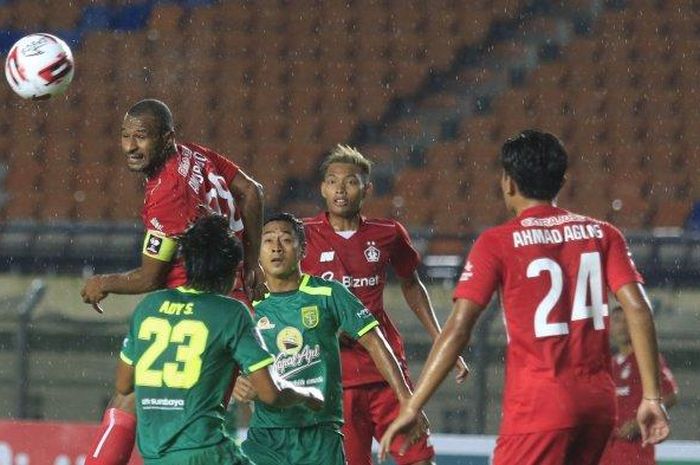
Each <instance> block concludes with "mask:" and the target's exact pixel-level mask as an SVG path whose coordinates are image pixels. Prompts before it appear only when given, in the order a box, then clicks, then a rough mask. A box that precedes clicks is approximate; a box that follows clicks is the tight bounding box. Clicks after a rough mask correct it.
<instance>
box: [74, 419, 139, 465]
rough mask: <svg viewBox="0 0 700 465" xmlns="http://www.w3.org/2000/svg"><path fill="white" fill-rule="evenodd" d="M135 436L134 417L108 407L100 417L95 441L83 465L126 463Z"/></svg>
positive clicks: (120, 464) (119, 464)
mask: <svg viewBox="0 0 700 465" xmlns="http://www.w3.org/2000/svg"><path fill="white" fill-rule="evenodd" d="M135 436H136V417H135V416H134V415H133V414H131V413H129V412H125V411H124V410H119V409H117V408H109V409H107V410H106V411H105V415H104V417H103V418H102V424H101V425H100V430H99V432H98V434H97V437H96V438H95V442H94V443H93V444H92V446H91V447H90V451H89V452H88V454H87V457H86V458H85V465H126V464H127V463H128V462H129V458H131V451H132V449H133V448H134V440H135Z"/></svg>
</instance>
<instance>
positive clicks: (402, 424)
mask: <svg viewBox="0 0 700 465" xmlns="http://www.w3.org/2000/svg"><path fill="white" fill-rule="evenodd" d="M482 310H483V307H482V306H480V305H478V304H476V303H474V302H472V301H470V300H466V299H457V300H456V301H455V303H454V305H453V307H452V314H451V315H450V318H449V319H448V320H447V323H445V327H444V328H443V330H442V332H441V333H440V335H439V336H438V337H437V339H436V340H435V343H434V344H433V348H432V349H431V350H430V355H428V360H427V361H426V362H425V366H424V367H423V372H422V373H421V375H420V379H419V380H418V385H417V387H416V390H415V392H414V393H413V396H412V397H411V399H410V400H409V401H408V402H407V403H406V404H404V405H402V406H401V412H400V413H399V416H398V417H397V418H396V420H394V422H393V423H392V424H391V425H389V428H387V431H386V432H385V433H384V436H383V437H382V439H381V442H380V448H379V455H380V459H381V460H384V458H385V457H386V454H387V453H388V452H389V446H390V445H391V443H392V441H393V439H394V437H395V436H396V435H397V434H399V433H403V432H406V431H408V430H410V429H411V428H412V427H413V425H414V424H415V422H416V421H417V420H418V419H419V418H420V413H419V412H420V411H421V409H422V408H423V406H424V405H425V404H426V403H427V402H428V400H429V399H430V397H431V396H432V395H433V394H434V393H435V391H436V390H437V388H438V387H439V386H440V384H442V381H443V380H444V379H445V377H446V376H447V374H448V373H449V372H450V370H451V369H452V367H453V366H454V363H455V361H456V360H457V357H459V354H460V353H462V351H463V350H464V348H465V346H466V345H467V343H468V342H469V338H470V336H471V333H472V329H473V328H474V324H475V323H476V320H477V319H478V318H479V315H480V314H481V311H482ZM407 442H408V441H406V443H404V445H403V449H404V450H405V449H406V448H407V447H408V446H409V445H410V444H407Z"/></svg>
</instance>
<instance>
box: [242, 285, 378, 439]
mask: <svg viewBox="0 0 700 465" xmlns="http://www.w3.org/2000/svg"><path fill="white" fill-rule="evenodd" d="M253 306H254V307H255V320H256V322H257V323H256V326H257V329H258V331H259V334H260V336H261V337H262V339H263V341H264V342H265V345H266V348H267V350H269V351H270V353H272V354H273V355H274V356H275V368H276V371H277V374H278V375H279V376H280V377H281V378H283V379H285V380H287V381H289V382H291V383H292V384H294V385H296V386H309V387H315V388H318V389H320V390H321V392H323V395H324V397H325V405H324V408H323V410H321V411H319V412H314V411H312V410H310V409H308V408H307V407H305V406H301V405H297V406H294V407H291V408H288V409H278V408H274V407H270V406H268V405H265V404H263V403H261V402H256V403H255V411H254V412H253V418H252V420H251V423H250V426H251V428H256V427H257V428H303V427H307V426H313V425H317V424H321V423H338V424H341V423H342V422H343V406H342V403H343V397H342V385H341V377H340V348H339V345H338V333H339V332H340V331H342V332H344V333H347V334H348V335H349V336H351V337H354V338H359V337H361V336H362V335H364V334H366V333H367V332H368V331H370V330H371V329H373V328H374V327H375V326H378V325H379V323H378V322H377V320H375V318H374V316H372V314H371V313H370V312H369V310H367V309H366V308H365V306H364V305H363V304H362V302H360V301H359V300H358V299H357V297H355V296H354V295H353V294H352V293H351V292H350V291H348V290H347V289H346V288H345V286H343V285H342V284H340V283H339V282H336V281H329V280H325V279H322V278H317V277H313V276H309V275H302V280H301V284H300V286H299V289H298V290H296V291H290V292H281V293H271V294H268V295H266V296H265V299H263V300H262V301H259V302H254V303H253Z"/></svg>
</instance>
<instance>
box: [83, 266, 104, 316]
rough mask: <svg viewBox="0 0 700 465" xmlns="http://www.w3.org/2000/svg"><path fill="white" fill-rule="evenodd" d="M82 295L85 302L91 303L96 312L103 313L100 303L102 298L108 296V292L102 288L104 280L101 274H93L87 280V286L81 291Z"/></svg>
mask: <svg viewBox="0 0 700 465" xmlns="http://www.w3.org/2000/svg"><path fill="white" fill-rule="evenodd" d="M80 295H81V296H82V298H83V302H85V303H86V304H91V305H92V308H94V309H95V311H96V312H98V313H102V307H100V305H99V304H100V301H101V300H102V299H104V298H105V297H107V293H106V292H105V291H103V290H102V281H101V277H100V276H99V275H95V276H91V277H90V278H88V279H87V281H85V286H83V290H82V291H80Z"/></svg>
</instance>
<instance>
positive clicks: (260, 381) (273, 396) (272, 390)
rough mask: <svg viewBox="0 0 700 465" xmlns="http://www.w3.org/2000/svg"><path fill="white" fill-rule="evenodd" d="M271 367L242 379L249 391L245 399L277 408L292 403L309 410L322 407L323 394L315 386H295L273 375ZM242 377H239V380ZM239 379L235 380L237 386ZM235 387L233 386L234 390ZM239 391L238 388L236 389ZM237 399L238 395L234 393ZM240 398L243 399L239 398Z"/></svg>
mask: <svg viewBox="0 0 700 465" xmlns="http://www.w3.org/2000/svg"><path fill="white" fill-rule="evenodd" d="M272 370H273V369H270V368H265V369H261V370H257V371H254V372H253V373H250V374H249V375H248V379H243V381H241V383H242V384H243V385H246V387H245V390H247V391H248V392H249V394H248V395H247V396H246V398H247V399H249V400H252V399H257V400H260V401H261V402H264V403H266V404H268V405H272V406H274V407H278V408H285V407H291V406H292V405H297V404H304V405H306V406H307V407H308V408H310V409H311V410H315V411H318V410H321V409H322V408H323V402H324V399H323V394H322V393H321V391H319V390H318V389H316V388H310V387H297V386H294V385H292V384H291V383H289V382H287V381H284V380H282V379H280V378H278V377H276V376H275V377H273V375H274V373H273V371H272ZM241 378H243V377H242V376H241V377H239V380H240V379H241ZM238 383H239V381H238V380H237V381H236V385H237V386H238ZM235 390H236V389H235V388H234V391H235ZM238 391H239V393H240V392H241V391H240V388H239V389H238ZM234 398H235V399H236V400H239V398H240V397H239V395H235V397H234ZM241 400H244V399H242V398H241Z"/></svg>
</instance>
